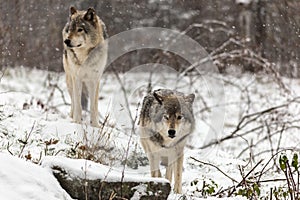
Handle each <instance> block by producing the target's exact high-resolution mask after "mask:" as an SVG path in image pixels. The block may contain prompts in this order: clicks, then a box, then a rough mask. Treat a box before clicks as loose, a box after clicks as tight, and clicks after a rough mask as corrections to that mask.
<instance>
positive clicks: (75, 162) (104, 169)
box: [42, 156, 169, 183]
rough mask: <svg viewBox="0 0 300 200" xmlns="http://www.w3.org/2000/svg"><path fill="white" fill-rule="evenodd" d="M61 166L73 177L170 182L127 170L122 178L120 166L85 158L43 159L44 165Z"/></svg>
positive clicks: (56, 157)
mask: <svg viewBox="0 0 300 200" xmlns="http://www.w3.org/2000/svg"><path fill="white" fill-rule="evenodd" d="M54 166H59V167H61V168H62V169H64V170H65V171H66V172H67V173H68V174H70V175H71V178H79V179H84V178H86V179H88V180H97V179H101V180H105V181H108V182H119V181H121V180H122V179H123V181H124V182H151V181H153V182H159V183H167V182H169V181H168V180H166V179H163V178H151V177H141V176H140V174H137V173H132V172H128V171H126V173H125V174H124V177H123V178H122V173H123V171H122V170H120V168H113V167H109V166H106V165H101V164H98V163H95V162H92V161H89V160H84V159H70V158H65V157H58V156H54V157H49V156H48V157H45V158H44V159H43V160H42V167H44V168H49V169H51V167H54Z"/></svg>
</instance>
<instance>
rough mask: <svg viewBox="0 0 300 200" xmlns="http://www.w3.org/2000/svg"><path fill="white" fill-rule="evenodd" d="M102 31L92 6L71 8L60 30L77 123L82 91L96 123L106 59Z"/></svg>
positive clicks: (74, 117)
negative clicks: (82, 9) (81, 9)
mask: <svg viewBox="0 0 300 200" xmlns="http://www.w3.org/2000/svg"><path fill="white" fill-rule="evenodd" d="M105 31H106V30H105V25H104V23H103V22H102V21H101V20H100V18H99V17H98V16H97V15H96V12H95V10H94V9H93V8H89V9H88V10H87V11H79V10H76V9H75V8H74V7H71V8H70V18H69V21H68V23H67V24H66V25H65V27H64V29H63V32H62V35H63V42H64V55H63V65H64V70H65V72H66V81H67V87H68V91H69V94H70V97H71V101H72V102H71V113H70V116H71V117H72V118H73V120H74V121H75V122H76V123H80V122H81V115H82V103H83V102H81V99H82V95H84V96H85V95H86V94H87V92H88V94H89V97H90V112H91V117H90V120H91V124H92V126H96V127H98V126H99V119H98V97H99V94H98V91H99V82H100V78H101V76H102V74H103V71H104V68H105V65H106V60H107V42H106V41H105V39H106V38H105V37H106V32H105ZM86 90H87V92H86ZM83 99H84V98H83Z"/></svg>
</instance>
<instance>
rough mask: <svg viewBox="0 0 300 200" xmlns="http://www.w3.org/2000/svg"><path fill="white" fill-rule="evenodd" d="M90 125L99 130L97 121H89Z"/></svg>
mask: <svg viewBox="0 0 300 200" xmlns="http://www.w3.org/2000/svg"><path fill="white" fill-rule="evenodd" d="M91 125H92V126H93V127H96V128H100V127H101V126H100V123H99V122H98V121H91Z"/></svg>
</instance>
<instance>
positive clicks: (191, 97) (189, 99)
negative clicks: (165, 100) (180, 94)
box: [184, 94, 195, 104]
mask: <svg viewBox="0 0 300 200" xmlns="http://www.w3.org/2000/svg"><path fill="white" fill-rule="evenodd" d="M184 100H185V101H186V102H188V103H191V104H192V103H193V102H194V100H195V95H194V94H189V95H186V96H184Z"/></svg>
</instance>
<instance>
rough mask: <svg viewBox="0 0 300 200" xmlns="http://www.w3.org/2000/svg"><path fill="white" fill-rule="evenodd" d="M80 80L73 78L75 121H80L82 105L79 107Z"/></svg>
mask: <svg viewBox="0 0 300 200" xmlns="http://www.w3.org/2000/svg"><path fill="white" fill-rule="evenodd" d="M81 93H82V81H81V80H79V79H78V78H76V77H75V78H73V102H74V105H73V119H74V121H75V122H76V123H81V115H82V107H81Z"/></svg>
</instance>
